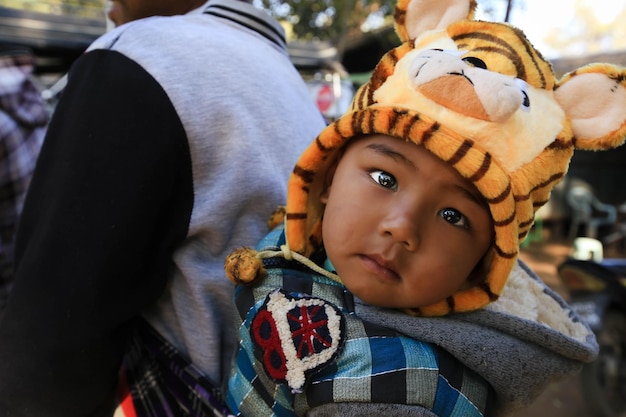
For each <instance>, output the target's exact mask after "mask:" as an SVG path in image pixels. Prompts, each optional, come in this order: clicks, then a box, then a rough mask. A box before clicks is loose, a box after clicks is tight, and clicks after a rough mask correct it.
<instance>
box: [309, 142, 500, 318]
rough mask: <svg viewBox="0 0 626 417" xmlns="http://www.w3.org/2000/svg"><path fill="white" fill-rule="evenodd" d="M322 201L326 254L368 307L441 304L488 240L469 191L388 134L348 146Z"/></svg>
mask: <svg viewBox="0 0 626 417" xmlns="http://www.w3.org/2000/svg"><path fill="white" fill-rule="evenodd" d="M321 201H322V202H323V203H325V204H326V208H325V211H324V220H323V224H322V235H323V240H324V247H325V248H326V252H327V255H328V257H329V258H330V260H331V262H332V263H333V265H334V266H335V268H336V269H337V273H338V275H339V277H341V279H342V281H343V282H344V284H345V285H346V287H347V288H348V289H349V290H350V291H351V292H352V293H353V294H354V295H356V296H357V297H359V298H360V299H362V300H363V301H365V302H367V303H369V304H372V305H377V306H381V307H390V308H416V307H421V306H426V305H431V304H434V303H435V302H438V301H441V300H444V299H445V298H446V297H448V296H450V295H452V294H453V293H454V292H456V291H457V290H458V289H460V288H461V287H462V286H463V285H467V284H466V283H467V280H468V277H470V275H471V274H472V271H473V270H474V269H475V268H476V267H477V264H478V263H479V262H480V260H481V259H482V257H483V256H484V255H485V253H486V251H487V249H488V248H489V246H490V244H491V242H492V236H493V226H492V222H491V216H490V214H489V211H488V208H487V205H486V203H485V202H484V199H483V197H482V196H481V195H480V194H479V193H478V191H477V190H476V189H475V188H474V186H473V185H472V184H471V183H470V182H469V181H467V180H466V179H464V178H463V177H461V176H460V174H459V173H458V172H457V171H455V170H454V169H453V168H452V167H451V166H449V165H448V164H446V163H444V162H443V161H441V160H440V159H438V158H437V157H436V156H434V155H432V154H431V153H430V152H428V151H427V150H426V149H424V148H423V147H422V146H417V145H415V144H414V143H411V142H405V141H402V140H399V139H396V138H393V137H389V136H384V135H376V136H368V137H365V138H362V139H359V140H356V141H354V142H353V143H351V144H349V145H348V147H347V149H346V150H345V153H344V154H343V156H342V157H341V159H340V160H339V162H338V164H337V167H336V170H335V173H334V176H333V178H332V183H331V184H330V186H329V187H328V189H327V190H326V191H325V192H324V193H323V195H322V196H321Z"/></svg>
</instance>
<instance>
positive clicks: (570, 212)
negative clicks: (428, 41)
mask: <svg viewBox="0 0 626 417" xmlns="http://www.w3.org/2000/svg"><path fill="white" fill-rule="evenodd" d="M255 2H256V4H257V6H259V7H263V8H265V9H267V10H268V11H269V12H271V13H272V14H273V15H274V16H276V17H277V18H278V19H279V21H281V22H282V23H283V25H284V27H285V29H286V31H287V34H288V40H289V52H290V56H291V59H292V61H293V63H294V65H295V66H296V67H297V68H298V70H299V71H300V72H301V74H302V76H303V78H304V79H305V80H306V81H307V83H308V85H309V90H310V92H311V99H312V100H315V102H316V104H317V106H318V107H319V109H320V111H322V112H323V113H324V115H325V116H326V118H327V119H328V120H332V119H334V118H336V117H337V116H339V115H340V114H342V113H343V112H344V111H345V110H346V109H347V107H348V105H349V103H350V100H351V99H352V95H353V94H354V91H355V90H356V88H358V86H359V85H360V84H361V83H362V82H364V81H365V80H367V78H368V77H369V74H370V72H371V71H372V69H373V68H374V66H375V65H376V63H377V62H378V60H379V59H380V57H381V56H382V55H383V54H384V53H385V52H386V51H387V50H389V49H391V48H392V47H394V46H396V45H397V44H398V43H399V41H398V39H397V37H396V35H395V33H394V29H393V25H392V15H391V14H392V12H393V7H394V4H395V0H299V1H286V0H255ZM106 8H107V3H106V1H105V0H0V45H2V44H10V45H20V46H23V47H26V48H29V49H30V50H31V51H32V52H33V53H34V55H35V58H36V60H35V62H36V65H35V72H34V74H33V76H34V78H35V80H36V81H37V83H38V85H39V86H40V87H41V90H42V95H43V96H44V98H45V99H46V101H47V103H48V105H49V108H50V111H52V110H53V109H54V105H55V103H56V100H57V99H58V97H59V95H60V94H62V90H63V81H62V80H63V75H64V74H65V73H66V72H67V70H68V69H69V67H70V66H71V64H72V62H73V61H74V60H76V58H77V57H78V56H79V55H80V54H82V53H83V51H84V50H85V48H86V47H87V46H88V45H89V44H90V43H91V42H92V41H93V40H95V39H96V38H97V37H98V36H99V35H101V34H102V33H104V32H105V31H106V30H108V29H109V28H110V27H111V25H110V23H108V22H107V19H106ZM476 17H477V18H479V19H484V20H491V21H505V22H509V23H511V24H513V25H516V26H518V27H520V28H521V29H522V30H524V32H525V33H526V34H527V36H528V38H529V39H530V41H531V42H532V43H533V44H534V45H535V46H536V47H537V48H538V49H539V50H540V51H541V52H542V53H543V55H544V56H545V57H546V58H548V59H550V60H551V61H552V63H553V66H554V70H555V72H556V73H557V76H558V77H560V76H561V75H562V74H564V73H565V72H568V71H571V70H574V69H576V68H578V67H580V66H582V65H584V64H586V63H590V62H594V61H598V62H609V63H615V64H620V65H624V66H626V0H558V1H554V0H478V10H477V16H476ZM625 161H626V146H623V147H622V148H618V149H616V150H612V151H607V152H601V153H594V152H582V151H579V152H577V153H576V154H575V156H574V158H573V160H572V163H571V166H570V170H569V173H568V175H567V177H566V178H565V180H564V181H563V182H562V183H561V184H560V185H559V186H557V187H556V188H555V190H554V192H553V195H552V197H551V199H550V201H549V202H548V204H547V205H546V206H544V207H542V208H541V209H540V210H539V212H538V213H537V216H536V218H535V226H534V228H533V229H532V231H531V234H530V235H529V237H528V239H527V240H526V242H525V243H524V246H523V251H522V258H523V259H524V260H525V261H526V262H528V263H529V264H530V265H531V266H532V267H533V268H534V269H535V270H536V271H537V272H538V273H539V275H540V276H541V277H542V278H543V279H544V280H545V281H546V283H547V284H548V285H549V286H551V287H552V288H554V289H555V290H557V292H559V293H560V294H561V295H562V296H563V297H564V298H566V299H567V300H572V296H573V295H574V296H576V294H577V293H576V291H577V290H576V289H574V290H572V288H571V287H570V286H568V285H566V282H565V281H564V280H563V277H562V276H561V275H560V274H559V266H560V265H561V264H562V263H563V262H564V261H565V260H567V259H569V258H572V257H573V256H577V257H579V258H584V259H586V260H593V261H594V262H597V263H601V262H602V261H604V260H606V259H609V260H611V259H613V260H615V259H616V260H622V259H624V258H626V181H625V180H624V177H626V175H625V174H626V164H625ZM580 238H583V240H581V239H580ZM584 239H593V241H592V240H589V241H587V240H584ZM589 242H595V243H593V245H592V246H591V247H592V248H593V249H592V250H590V251H588V252H584V251H583V252H584V253H583V254H582V255H581V251H580V248H581V247H582V246H581V245H583V243H585V244H591V243H589ZM598 252H599V256H598ZM617 279H618V280H621V281H618V282H619V285H620V287H621V288H622V290H623V288H624V284H625V281H624V279H623V278H621V276H618V278H617ZM594 288H596V290H597V288H604V287H602V286H600V287H598V286H595V287H594ZM578 290H580V288H578ZM594 291H595V290H594ZM618 292H619V290H618ZM573 301H575V300H573ZM618 307H620V306H619V305H618V304H617V303H616V302H615V301H608V302H606V303H605V304H603V307H602V308H603V309H604V310H603V312H606V311H608V310H617V309H618ZM621 307H623V305H622V306H621ZM621 311H622V315H621V316H619V317H620V318H619V319H618V322H617V324H615V323H613V327H614V329H613V330H612V332H613V334H612V335H610V337H609V339H610V340H609V341H608V342H607V346H603V352H608V353H607V356H606V358H609V359H605V360H604V361H603V362H601V363H598V364H596V366H595V368H594V370H593V372H595V374H594V373H589V372H587V373H585V374H584V375H582V376H581V377H579V378H575V379H573V380H570V381H567V382H565V383H560V384H553V385H551V386H550V387H548V389H547V390H546V391H545V392H544V393H543V394H542V396H541V397H540V398H539V400H538V401H537V402H536V403H535V404H534V405H533V406H532V407H531V409H529V410H526V411H525V412H523V413H520V414H518V415H516V416H515V417H545V416H548V415H549V416H552V417H565V416H568V417H625V416H626V408H625V407H624V405H623V403H624V402H625V399H626V366H625V364H624V357H625V356H626V343H625V342H624V339H626V327H625V324H624V315H623V308H622V310H621ZM603 314H604V313H603ZM598 317H599V318H598ZM598 317H596V319H597V320H599V322H600V324H603V320H604V316H598ZM612 317H614V315H613V316H612ZM602 337H603V338H604V337H605V335H602ZM603 340H604V339H603ZM595 377H597V379H598V380H597V381H595V380H594V381H592V382H594V383H596V382H597V383H596V384H595V386H592V388H589V387H590V385H589V381H591V380H592V379H593V378H595ZM584 378H587V380H586V381H587V382H585V380H584ZM583 386H584V388H582V387H583ZM609 403H611V404H610V406H607V404H609Z"/></svg>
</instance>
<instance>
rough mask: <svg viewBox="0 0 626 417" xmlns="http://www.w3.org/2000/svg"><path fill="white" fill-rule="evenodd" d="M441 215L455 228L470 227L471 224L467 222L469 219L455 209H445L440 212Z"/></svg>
mask: <svg viewBox="0 0 626 417" xmlns="http://www.w3.org/2000/svg"><path fill="white" fill-rule="evenodd" d="M439 215H440V216H441V217H442V218H443V219H444V220H445V221H447V222H448V223H450V224H452V225H454V226H458V227H463V228H466V227H468V226H469V222H468V221H467V218H466V217H465V216H464V215H463V214H462V213H461V212H460V211H458V210H456V209H453V208H449V207H447V208H444V209H442V210H441V211H440V212H439Z"/></svg>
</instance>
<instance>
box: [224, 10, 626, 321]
mask: <svg viewBox="0 0 626 417" xmlns="http://www.w3.org/2000/svg"><path fill="white" fill-rule="evenodd" d="M475 8H476V2H475V1H474V0H399V3H398V4H397V6H396V10H395V14H394V19H395V28H396V32H397V33H398V35H399V37H400V39H401V41H402V42H403V43H402V44H401V45H400V46H398V47H396V48H394V49H392V50H391V51H389V52H387V53H386V54H385V55H384V56H383V57H382V58H381V60H380V62H379V63H378V65H377V66H376V68H375V69H374V71H373V73H372V76H371V79H370V80H369V81H368V82H367V83H366V84H364V85H363V86H361V88H360V89H359V90H358V91H357V93H356V95H355V98H354V100H353V102H352V105H351V108H350V110H349V111H348V112H347V113H346V114H345V115H343V116H342V117H341V118H339V119H338V120H336V121H335V122H333V123H332V124H330V125H329V126H328V127H327V128H326V129H324V130H323V131H322V132H321V133H320V135H319V136H318V137H317V138H316V139H315V141H314V142H313V143H312V144H311V145H310V146H309V148H308V149H306V150H305V152H304V153H303V154H302V156H301V157H300V159H299V160H298V162H297V165H296V167H295V168H294V171H293V173H292V175H291V178H290V180H289V185H288V198H287V206H286V217H285V230H286V239H287V244H288V246H289V249H290V250H291V251H293V252H297V253H299V254H301V255H304V256H305V257H308V256H310V255H311V254H312V253H313V252H314V251H316V250H317V249H318V248H320V247H321V246H322V233H321V230H322V227H321V224H322V217H323V212H324V206H323V205H322V203H321V202H320V198H319V196H320V194H321V192H322V191H323V187H324V174H325V172H326V170H327V169H328V168H329V167H330V165H331V164H332V163H333V161H334V160H335V159H336V157H337V155H338V154H339V152H338V151H339V150H340V149H341V148H342V147H344V146H345V145H346V143H348V141H349V140H350V139H351V138H355V137H360V136H362V135H371V134H384V135H390V136H393V137H396V138H398V139H400V140H407V141H412V142H414V143H415V144H417V145H420V146H424V147H425V148H426V149H427V150H428V151H430V152H431V153H433V154H434V155H436V156H437V157H439V158H440V159H442V160H443V161H445V162H447V163H449V164H450V165H451V166H453V167H454V168H455V169H456V170H457V171H458V172H459V173H460V174H461V175H462V176H463V177H465V178H467V179H468V180H469V181H471V182H472V183H473V184H474V186H475V187H476V189H477V190H478V191H479V192H480V193H481V194H482V195H483V196H484V198H485V200H486V201H487V203H488V206H489V210H490V213H491V218H492V221H493V226H494V239H493V242H492V244H491V246H490V248H489V249H488V252H487V254H486V255H485V262H487V272H486V274H485V276H484V277H482V279H481V280H479V281H478V282H477V283H476V284H475V285H474V286H473V287H470V288H464V289H461V290H458V291H457V292H456V293H454V294H453V295H452V296H450V297H448V298H447V299H446V300H442V301H440V302H438V303H435V304H433V305H430V306H425V307H420V308H419V309H414V310H412V311H409V313H411V314H415V315H421V316H441V315H445V314H448V313H451V312H465V311H472V310H476V309H479V308H481V307H484V306H485V305H487V304H488V303H490V302H492V301H495V300H496V299H498V297H499V296H500V294H501V292H502V290H503V288H504V285H505V284H506V281H507V278H508V276H509V274H510V272H511V270H512V268H513V266H514V265H515V263H516V261H517V257H518V253H519V246H520V243H521V242H522V240H523V239H524V238H525V237H526V235H527V234H528V232H529V229H530V227H531V226H532V224H533V221H534V216H535V212H536V211H537V209H539V207H541V206H542V205H544V204H545V203H546V202H547V201H548V199H549V197H550V192H551V190H552V188H553V187H554V186H555V185H556V184H557V183H558V182H559V181H561V180H562V179H563V177H564V176H565V174H566V172H567V169H568V165H569V162H570V159H571V157H572V155H573V152H574V149H584V150H604V149H610V148H613V147H617V146H620V145H621V144H622V143H623V141H624V139H625V136H626V69H625V68H619V67H616V66H612V65H609V64H591V65H587V66H584V67H582V68H579V69H577V70H575V71H573V72H571V73H569V74H566V75H565V76H564V77H563V78H562V79H561V80H556V78H555V75H554V73H553V71H552V67H551V64H550V63H549V62H548V61H546V60H545V59H544V58H543V57H542V55H541V54H540V53H539V52H538V51H537V50H536V49H535V48H534V47H533V46H532V45H531V44H530V42H529V41H528V40H527V38H526V37H525V35H524V34H523V33H522V32H521V31H520V30H519V29H517V28H515V27H513V26H511V25H509V24H504V23H494V22H485V21H478V20H474V13H475ZM230 270H231V272H232V268H230ZM227 272H228V268H227ZM229 276H230V277H231V279H233V280H235V281H239V282H240V281H246V280H247V279H241V278H240V277H234V278H233V277H232V273H231V274H230V275H229Z"/></svg>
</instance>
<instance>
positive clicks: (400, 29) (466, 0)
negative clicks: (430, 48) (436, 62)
mask: <svg viewBox="0 0 626 417" xmlns="http://www.w3.org/2000/svg"><path fill="white" fill-rule="evenodd" d="M475 10H476V1H475V0H439V1H432V0H430V1H429V0H399V1H398V3H397V5H396V10H395V13H394V21H395V29H396V33H397V34H398V37H399V38H400V40H401V41H402V42H406V41H413V40H415V39H417V38H418V37H419V36H420V35H421V34H423V33H424V32H427V31H430V30H443V29H445V28H446V27H447V26H448V25H449V24H450V23H453V22H456V21H458V20H464V19H472V18H473V17H474V12H475Z"/></svg>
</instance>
